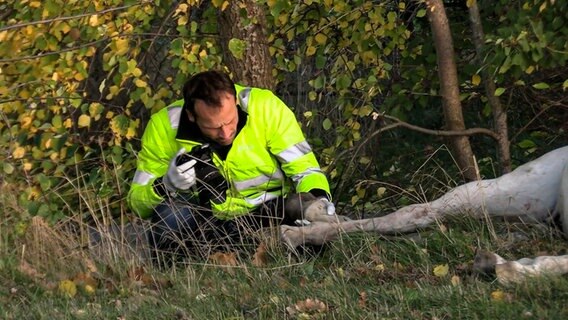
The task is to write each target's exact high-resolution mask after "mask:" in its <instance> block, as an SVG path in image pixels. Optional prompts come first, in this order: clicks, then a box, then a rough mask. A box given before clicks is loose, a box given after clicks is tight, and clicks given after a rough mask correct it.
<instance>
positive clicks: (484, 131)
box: [370, 115, 499, 140]
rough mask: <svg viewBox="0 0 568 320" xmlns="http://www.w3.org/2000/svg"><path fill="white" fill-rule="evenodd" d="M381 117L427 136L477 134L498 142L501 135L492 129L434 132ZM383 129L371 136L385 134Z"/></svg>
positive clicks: (395, 119) (391, 118) (385, 116)
mask: <svg viewBox="0 0 568 320" xmlns="http://www.w3.org/2000/svg"><path fill="white" fill-rule="evenodd" d="M381 117H383V118H385V119H389V120H392V121H394V122H395V123H398V124H399V125H400V126H402V127H404V128H407V129H410V130H413V131H417V132H421V133H425V134H429V135H434V136H444V137H455V136H472V135H475V134H483V135H486V136H489V137H491V138H493V139H494V140H498V139H499V135H497V133H495V132H493V131H492V130H490V129H486V128H471V129H465V130H433V129H426V128H422V127H419V126H415V125H413V124H410V123H407V122H404V121H402V120H400V119H398V118H396V117H393V116H389V115H381ZM381 129H383V128H380V129H379V130H377V131H375V132H373V133H372V134H371V136H370V138H371V137H373V136H375V135H377V134H379V133H381V132H383V131H384V130H381Z"/></svg>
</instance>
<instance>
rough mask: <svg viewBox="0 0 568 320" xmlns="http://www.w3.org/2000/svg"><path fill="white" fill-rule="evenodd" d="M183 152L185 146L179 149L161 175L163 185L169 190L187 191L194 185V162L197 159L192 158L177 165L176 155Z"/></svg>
mask: <svg viewBox="0 0 568 320" xmlns="http://www.w3.org/2000/svg"><path fill="white" fill-rule="evenodd" d="M184 153H185V148H181V149H179V151H178V153H177V154H176V155H175V157H173V158H172V160H171V161H170V165H169V167H168V172H167V173H166V175H165V176H164V177H163V183H164V186H165V187H166V189H168V190H169V191H171V192H175V191H178V190H182V191H187V190H189V188H191V187H193V186H194V185H195V164H196V163H197V161H195V160H194V159H192V160H189V161H187V162H184V163H180V164H179V165H177V164H176V163H177V159H178V157H179V156H181V155H182V154H184Z"/></svg>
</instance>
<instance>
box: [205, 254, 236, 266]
mask: <svg viewBox="0 0 568 320" xmlns="http://www.w3.org/2000/svg"><path fill="white" fill-rule="evenodd" d="M209 259H210V260H211V262H213V263H214V264H218V265H221V266H237V265H238V262H237V255H236V254H235V253H234V252H229V253H224V252H215V253H213V254H212V255H210V256H209Z"/></svg>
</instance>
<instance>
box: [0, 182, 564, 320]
mask: <svg viewBox="0 0 568 320" xmlns="http://www.w3.org/2000/svg"><path fill="white" fill-rule="evenodd" d="M9 191H13V190H8V186H6V185H4V186H3V190H2V193H1V194H2V196H0V204H1V205H2V208H3V209H2V213H1V217H0V218H1V220H0V239H1V240H0V241H1V242H0V318H3V319H492V318H499V319H509V318H522V319H565V318H567V317H568V307H566V301H568V279H567V278H566V277H565V276H561V277H551V278H539V279H533V280H528V281H527V282H524V283H520V284H515V285H507V286H505V285H501V284H499V283H497V282H496V281H492V280H491V279H484V278H480V277H478V276H477V275H475V274H474V273H473V272H472V268H471V267H472V261H473V257H474V252H475V248H477V247H479V248H482V249H485V250H489V251H493V252H496V253H498V254H499V255H501V256H503V257H505V258H512V259H518V258H521V257H522V256H527V257H531V256H534V255H537V254H542V253H546V254H565V249H564V248H565V242H564V240H562V239H561V238H560V237H559V236H558V235H557V234H555V233H554V232H553V231H551V230H550V229H546V228H541V227H536V226H534V225H528V224H522V223H519V222H504V221H499V222H498V221H490V222H489V223H488V222H485V221H480V220H475V219H472V218H468V217H456V218H452V219H449V220H447V221H445V222H444V224H443V225H439V226H433V227H432V228H430V229H427V230H422V231H420V232H418V233H416V234H412V235H404V236H398V237H383V236H378V235H373V234H355V235H349V236H344V237H342V238H341V239H340V240H337V241H334V242H332V243H330V244H329V245H328V246H327V247H326V250H325V251H324V252H322V253H320V254H317V255H310V254H307V253H306V254H301V255H295V254H292V253H290V252H288V251H286V249H285V248H284V247H283V246H279V245H277V244H271V245H269V246H268V249H267V251H266V252H265V253H264V254H263V255H262V259H261V260H262V263H260V265H261V266H258V265H259V263H256V265H255V264H253V262H252V261H253V255H252V254H246V253H243V254H240V255H238V256H236V260H230V261H229V260H215V259H210V260H207V261H189V262H187V263H186V264H183V265H179V266H178V267H176V268H171V269H157V268H154V267H152V266H151V265H147V264H143V263H141V262H140V261H138V260H136V259H135V258H133V257H132V255H126V254H121V252H122V251H121V250H119V249H120V248H121V244H120V243H118V242H114V243H113V242H110V243H109V244H108V245H109V246H110V247H108V251H109V252H110V251H112V252H113V253H112V254H108V255H102V256H101V255H99V256H97V257H96V258H93V257H91V256H90V255H89V252H88V251H87V250H84V249H82V246H81V245H80V244H81V237H75V238H74V237H69V236H68V234H67V233H66V232H65V231H66V230H69V229H68V226H69V225H70V223H69V222H67V223H61V224H56V225H54V226H49V225H47V223H43V222H42V220H41V219H31V218H30V217H27V216H26V215H25V214H24V213H23V212H24V211H25V210H22V208H19V207H18V205H17V201H16V198H15V197H13V196H10V195H11V194H17V193H14V192H9ZM97 211H99V209H97ZM100 211H104V210H103V209H100ZM22 224H25V225H27V228H26V229H23V228H22V227H21V225H22ZM75 234H81V233H80V232H76V231H75ZM215 261H217V262H219V261H224V262H225V263H228V261H229V262H230V264H232V265H218V264H216V263H215ZM93 265H94V266H93ZM440 265H448V273H447V274H445V275H441V276H436V275H434V273H433V270H434V268H435V267H436V266H440ZM65 281H72V282H73V287H74V288H76V291H77V292H76V293H74V294H72V293H73V292H71V291H73V290H70V289H69V288H67V289H65V287H64V286H63V287H62V283H64V282H65Z"/></svg>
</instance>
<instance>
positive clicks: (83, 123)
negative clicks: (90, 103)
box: [77, 114, 91, 128]
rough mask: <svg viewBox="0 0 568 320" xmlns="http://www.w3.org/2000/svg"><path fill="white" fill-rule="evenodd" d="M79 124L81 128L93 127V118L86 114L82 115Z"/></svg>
mask: <svg viewBox="0 0 568 320" xmlns="http://www.w3.org/2000/svg"><path fill="white" fill-rule="evenodd" d="M77 124H78V125H79V128H84V127H88V126H90V125H91V117H89V116H88V115H86V114H82V115H81V116H80V117H79V122H78V123H77Z"/></svg>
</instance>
